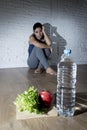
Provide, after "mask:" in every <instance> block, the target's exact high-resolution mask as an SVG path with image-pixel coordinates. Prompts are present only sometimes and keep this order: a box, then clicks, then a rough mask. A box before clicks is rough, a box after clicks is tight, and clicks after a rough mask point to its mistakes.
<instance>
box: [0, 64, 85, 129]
mask: <svg viewBox="0 0 87 130" xmlns="http://www.w3.org/2000/svg"><path fill="white" fill-rule="evenodd" d="M32 85H33V86H35V87H36V88H37V89H38V91H39V90H41V89H48V90H50V91H52V92H53V93H55V92H56V86H57V79H56V76H51V75H49V74H45V73H43V74H34V71H33V70H29V68H14V69H0V130H87V65H79V66H78V71H77V84H76V91H77V93H76V95H77V96H76V112H75V115H74V117H68V118H65V117H61V116H60V117H59V116H55V117H49V118H38V119H36V118H35V119H27V120H17V119H16V108H15V105H14V104H13V102H14V100H15V98H16V96H17V94H20V93H22V92H23V91H24V90H26V89H27V88H28V87H30V86H32Z"/></svg>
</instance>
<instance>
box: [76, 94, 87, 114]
mask: <svg viewBox="0 0 87 130" xmlns="http://www.w3.org/2000/svg"><path fill="white" fill-rule="evenodd" d="M84 112H87V92H83V93H77V94H76V107H75V115H78V114H82V113H84Z"/></svg>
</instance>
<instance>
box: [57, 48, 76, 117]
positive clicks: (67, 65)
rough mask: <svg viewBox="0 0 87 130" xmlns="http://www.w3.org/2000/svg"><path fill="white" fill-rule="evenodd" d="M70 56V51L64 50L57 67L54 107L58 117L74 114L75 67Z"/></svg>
mask: <svg viewBox="0 0 87 130" xmlns="http://www.w3.org/2000/svg"><path fill="white" fill-rule="evenodd" d="M70 54H71V50H70V49H68V50H64V54H63V55H62V58H61V60H60V62H59V63H58V65H57V93H56V107H57V112H58V115H63V116H73V115H74V112H75V97H76V94H75V93H76V74H77V65H76V63H74V62H73V61H72V59H71V58H70Z"/></svg>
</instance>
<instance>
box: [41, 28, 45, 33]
mask: <svg viewBox="0 0 87 130" xmlns="http://www.w3.org/2000/svg"><path fill="white" fill-rule="evenodd" d="M42 32H43V34H44V33H45V27H44V26H42Z"/></svg>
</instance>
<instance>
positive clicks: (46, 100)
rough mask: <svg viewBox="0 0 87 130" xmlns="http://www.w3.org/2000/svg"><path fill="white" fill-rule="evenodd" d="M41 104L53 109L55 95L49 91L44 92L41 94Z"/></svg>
mask: <svg viewBox="0 0 87 130" xmlns="http://www.w3.org/2000/svg"><path fill="white" fill-rule="evenodd" d="M39 98H40V103H41V105H43V106H44V107H48V108H49V107H51V105H52V102H53V94H52V93H51V92H49V91H47V90H42V91H40V93H39Z"/></svg>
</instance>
